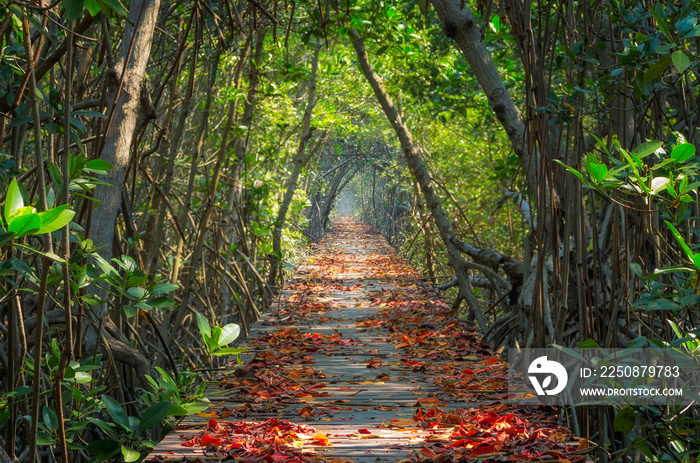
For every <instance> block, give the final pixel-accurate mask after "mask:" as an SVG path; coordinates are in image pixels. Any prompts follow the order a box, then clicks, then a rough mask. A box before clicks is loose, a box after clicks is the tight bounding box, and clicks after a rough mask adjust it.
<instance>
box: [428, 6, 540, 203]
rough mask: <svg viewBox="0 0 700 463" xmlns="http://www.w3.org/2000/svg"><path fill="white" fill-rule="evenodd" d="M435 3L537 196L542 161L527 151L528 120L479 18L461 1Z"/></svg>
mask: <svg viewBox="0 0 700 463" xmlns="http://www.w3.org/2000/svg"><path fill="white" fill-rule="evenodd" d="M431 3H432V4H433V5H434V6H435V11H437V14H438V17H439V18H440V21H441V23H442V29H443V30H444V31H445V35H447V36H448V37H449V38H451V39H453V40H454V41H455V43H456V44H457V46H458V47H459V49H460V50H461V51H462V54H463V55H464V57H465V58H466V60H467V62H468V63H469V66H470V68H471V71H472V72H473V73H474V77H476V79H477V80H478V81H479V85H481V88H482V90H483V91H484V93H485V94H486V97H487V98H488V100H489V106H491V109H492V110H493V112H494V114H495V115H496V117H497V118H498V120H499V121H500V122H501V125H502V126H503V128H504V129H505V131H506V134H507V135H508V139H509V140H510V143H511V145H512V146H513V150H514V151H515V153H516V154H517V155H518V157H519V158H520V165H521V166H522V168H523V171H524V172H525V173H526V177H527V186H528V188H529V189H530V191H532V192H533V193H534V192H536V191H538V180H537V179H538V175H537V170H538V167H539V162H538V161H537V159H533V156H532V153H530V152H529V151H528V149H527V145H526V141H527V140H526V127H525V121H524V120H523V117H522V114H521V113H520V110H519V109H518V108H517V106H515V103H513V100H512V99H511V98H510V94H509V93H508V90H506V88H505V86H504V85H503V80H502V79H501V75H500V73H499V72H498V69H496V65H495V64H494V63H493V60H492V59H491V54H490V53H489V51H488V50H487V49H486V44H485V43H484V41H483V39H482V38H481V30H480V28H479V25H478V24H477V18H476V16H474V13H472V11H471V10H470V9H469V7H468V6H467V5H464V3H463V2H460V0H435V1H433V2H431ZM462 6H463V8H462Z"/></svg>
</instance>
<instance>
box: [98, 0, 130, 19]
mask: <svg viewBox="0 0 700 463" xmlns="http://www.w3.org/2000/svg"><path fill="white" fill-rule="evenodd" d="M102 2H104V5H106V6H107V7H109V9H110V10H112V11H114V12H115V13H116V14H118V15H119V16H126V8H124V5H122V3H121V2H120V1H119V0H98V3H102ZM102 9H104V6H103V7H102Z"/></svg>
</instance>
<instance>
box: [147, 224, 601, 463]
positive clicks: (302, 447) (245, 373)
mask: <svg viewBox="0 0 700 463" xmlns="http://www.w3.org/2000/svg"><path fill="white" fill-rule="evenodd" d="M243 347H244V348H246V349H248V353H247V354H244V355H243V356H242V357H243V363H242V364H241V365H236V364H235V363H232V364H231V365H230V366H229V368H227V369H226V370H225V371H224V372H223V373H222V374H221V375H220V376H219V377H218V378H217V380H216V381H214V382H212V383H210V385H209V389H208V393H207V395H208V397H209V399H210V400H211V402H212V407H211V410H210V411H209V412H206V413H201V414H199V415H198V416H197V415H195V416H192V417H189V418H188V419H187V420H186V421H185V422H184V423H183V424H182V425H181V426H179V427H178V428H177V429H175V430H173V431H172V432H171V433H170V434H169V435H168V436H167V437H166V438H165V440H163V441H162V442H161V443H160V444H159V445H158V447H156V449H155V450H154V452H153V453H151V455H150V456H149V459H148V460H147V461H151V462H156V461H157V462H161V461H168V462H175V461H180V462H209V461H231V462H234V461H235V462H245V463H248V462H284V463H298V462H316V461H323V462H329V463H330V462H332V463H341V462H344V463H349V462H355V463H359V462H369V461H373V462H374V461H391V462H400V461H406V462H408V461H420V462H428V461H430V462H459V461H477V460H478V461H483V462H491V461H548V462H551V461H560V462H580V461H584V460H586V457H585V453H586V452H587V451H589V450H590V448H589V449H586V448H585V447H586V446H587V442H586V441H585V439H577V438H575V437H574V436H573V435H572V433H571V431H570V430H569V429H567V428H566V427H565V426H562V425H561V424H560V423H559V419H558V417H557V410H555V409H553V408H549V407H533V406H528V407H525V406H518V405H512V404H507V403H505V401H504V399H505V398H506V396H507V392H508V391H507V388H508V385H507V377H506V375H507V364H506V363H504V362H503V360H501V356H500V355H499V354H498V353H497V352H495V351H494V350H492V349H491V348H490V347H489V346H488V345H486V344H484V343H483V342H482V341H481V339H480V337H479V336H478V335H477V333H476V332H475V331H474V329H473V328H472V327H470V326H469V325H467V324H466V323H465V322H463V321H461V320H459V319H457V318H456V317H455V316H454V314H453V313H452V312H451V310H450V307H449V306H448V305H447V304H445V303H444V302H443V301H442V300H441V299H440V295H439V294H438V293H437V292H435V291H434V290H433V289H431V288H430V286H428V285H425V284H424V283H423V280H421V275H420V274H419V273H418V272H416V271H415V270H414V269H412V268H411V267H410V266H408V265H407V264H406V262H405V261H404V260H403V259H402V258H401V257H400V256H399V255H398V254H396V253H395V252H394V251H393V250H392V249H391V248H390V247H389V246H388V245H387V244H386V241H385V240H384V239H383V237H382V236H381V235H380V234H379V233H377V232H376V231H375V230H373V229H372V228H371V227H368V226H366V225H363V224H361V223H359V222H357V221H355V220H354V219H351V218H349V217H340V218H339V219H337V220H336V221H335V222H334V224H333V230H332V231H331V233H330V234H329V235H328V236H327V237H326V238H325V239H324V240H323V241H322V242H321V243H320V244H318V245H315V246H314V253H313V256H312V257H311V258H310V259H309V260H308V262H307V263H306V264H304V265H303V266H301V267H299V269H298V271H297V272H296V275H295V277H294V278H293V279H292V280H291V281H290V282H289V284H287V286H286V287H285V289H284V291H283V292H282V294H281V296H280V299H279V302H278V304H276V309H274V310H273V311H272V312H271V313H269V314H267V315H266V316H265V317H264V318H263V319H262V320H260V321H259V322H257V323H256V324H255V325H254V326H252V327H251V332H250V335H249V338H248V339H247V341H246V342H245V345H244V346H243Z"/></svg>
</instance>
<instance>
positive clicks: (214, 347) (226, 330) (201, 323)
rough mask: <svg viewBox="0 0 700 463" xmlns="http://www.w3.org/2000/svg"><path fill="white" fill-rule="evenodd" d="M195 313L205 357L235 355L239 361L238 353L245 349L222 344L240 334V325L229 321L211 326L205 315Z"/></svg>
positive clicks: (227, 343) (231, 340) (236, 337)
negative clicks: (204, 348)
mask: <svg viewBox="0 0 700 463" xmlns="http://www.w3.org/2000/svg"><path fill="white" fill-rule="evenodd" d="M196 314H197V327H198V328H199V333H200V334H201V335H202V340H203V341H204V346H205V347H206V352H207V357H209V356H212V355H213V356H217V357H219V356H222V355H236V356H237V358H238V359H239V361H240V354H242V353H244V352H246V350H245V349H239V348H236V347H224V346H227V345H229V344H231V343H232V342H233V341H235V340H236V339H238V336H239V335H240V334H241V327H240V326H238V325H237V324H235V323H229V324H228V325H225V326H223V327H221V326H214V327H212V326H210V325H209V321H208V320H207V317H205V316H204V315H202V314H201V313H199V312H196Z"/></svg>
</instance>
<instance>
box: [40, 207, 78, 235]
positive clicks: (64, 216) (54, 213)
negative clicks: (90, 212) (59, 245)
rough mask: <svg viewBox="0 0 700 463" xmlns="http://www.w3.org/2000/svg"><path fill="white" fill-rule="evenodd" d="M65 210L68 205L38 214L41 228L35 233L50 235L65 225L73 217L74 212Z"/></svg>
mask: <svg viewBox="0 0 700 463" xmlns="http://www.w3.org/2000/svg"><path fill="white" fill-rule="evenodd" d="M67 208H68V205H67V204H64V205H63V206H58V207H55V208H53V209H49V210H48V211H44V212H39V217H40V218H41V228H39V230H38V231H37V232H36V233H37V234H42V233H51V232H53V231H56V230H58V229H60V228H63V227H64V226H65V225H67V224H68V222H70V221H71V219H73V216H74V215H75V212H73V211H71V210H68V209H67Z"/></svg>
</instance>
